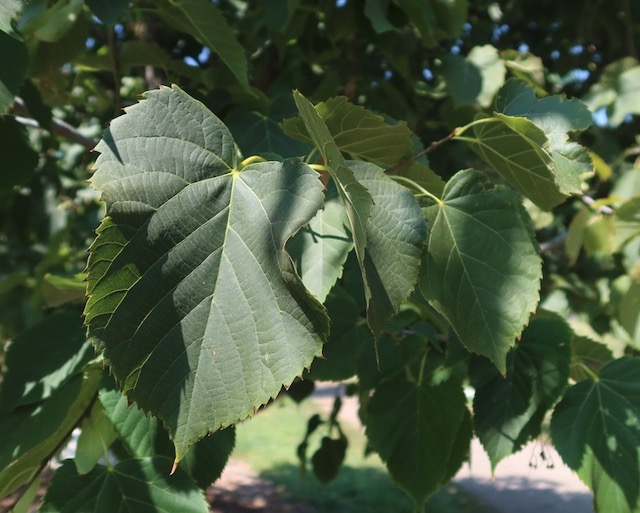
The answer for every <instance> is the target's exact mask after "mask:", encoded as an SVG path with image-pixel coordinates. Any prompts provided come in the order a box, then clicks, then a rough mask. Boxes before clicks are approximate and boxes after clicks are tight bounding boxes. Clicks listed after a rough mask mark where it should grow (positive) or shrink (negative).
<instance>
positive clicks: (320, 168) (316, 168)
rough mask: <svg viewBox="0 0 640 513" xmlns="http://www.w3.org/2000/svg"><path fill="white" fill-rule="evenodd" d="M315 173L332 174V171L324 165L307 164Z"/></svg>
mask: <svg viewBox="0 0 640 513" xmlns="http://www.w3.org/2000/svg"><path fill="white" fill-rule="evenodd" d="M307 166H309V167H310V168H311V169H313V170H314V171H318V173H331V169H329V168H328V167H327V166H325V165H324V164H307Z"/></svg>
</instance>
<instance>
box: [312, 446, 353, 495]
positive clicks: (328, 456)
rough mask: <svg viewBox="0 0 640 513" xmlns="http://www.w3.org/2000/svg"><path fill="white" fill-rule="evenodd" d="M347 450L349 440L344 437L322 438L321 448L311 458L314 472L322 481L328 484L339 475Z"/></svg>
mask: <svg viewBox="0 0 640 513" xmlns="http://www.w3.org/2000/svg"><path fill="white" fill-rule="evenodd" d="M346 451H347V441H346V440H345V439H344V438H338V439H333V438H329V437H328V436H325V437H323V438H322V442H321V445H320V448H319V449H318V450H317V451H316V452H315V453H314V454H313V456H312V458H311V463H312V464H313V473H314V474H315V476H316V477H317V478H318V480H319V481H320V482H321V483H325V484H327V483H329V482H331V481H333V480H334V479H335V478H336V477H337V475H338V473H339V472H340V467H341V466H342V462H343V461H344V456H345V454H346Z"/></svg>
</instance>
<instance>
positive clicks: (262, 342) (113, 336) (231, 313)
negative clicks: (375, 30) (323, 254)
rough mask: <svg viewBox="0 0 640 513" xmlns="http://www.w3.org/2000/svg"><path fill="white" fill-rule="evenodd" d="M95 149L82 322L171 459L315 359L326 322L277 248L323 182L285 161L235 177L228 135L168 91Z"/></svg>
mask: <svg viewBox="0 0 640 513" xmlns="http://www.w3.org/2000/svg"><path fill="white" fill-rule="evenodd" d="M97 149H98V151H100V153H101V155H100V156H99V157H98V160H97V162H96V167H97V168H98V171H97V172H96V173H95V175H94V177H93V179H92V183H93V185H94V186H95V187H96V188H97V189H99V190H100V191H102V197H103V199H104V200H105V201H106V203H107V214H108V216H107V217H106V218H105V220H104V222H103V223H102V225H101V226H100V228H99V233H98V237H97V239H96V241H95V242H94V244H93V245H92V247H91V254H90V257H89V262H88V295H89V300H88V302H87V306H86V309H85V315H86V322H87V324H88V325H89V332H90V333H91V335H92V336H93V337H95V339H96V340H97V341H98V344H99V347H100V348H102V349H104V352H105V356H106V358H107V361H108V363H109V365H110V366H111V368H112V370H113V373H114V375H115V376H116V378H117V380H118V381H119V382H120V383H121V384H122V385H123V387H124V389H125V391H126V392H127V393H128V395H129V396H130V397H131V398H132V399H134V400H135V401H136V402H137V403H138V405H140V406H141V407H142V408H143V409H144V410H145V411H151V412H153V413H154V415H157V416H159V417H160V418H161V419H162V420H163V422H164V424H165V426H167V428H168V430H169V432H170V434H171V437H172V439H173V441H174V444H175V446H176V459H177V460H180V459H182V458H183V457H184V455H185V454H186V451H187V449H188V448H189V446H191V445H192V444H193V443H195V442H196V441H197V440H198V439H199V438H202V437H203V436H204V435H206V434H207V433H209V432H213V431H216V430H217V429H219V428H221V427H224V426H228V425H230V424H234V423H235V422H237V421H239V420H242V419H244V418H246V417H247V416H249V415H250V414H251V413H252V412H253V411H254V409H256V408H257V407H259V406H260V405H262V404H264V403H265V402H267V401H268V400H269V399H270V398H271V397H274V396H275V395H276V394H277V393H278V392H279V391H280V388H281V386H282V385H283V384H289V383H291V382H292V381H293V379H294V378H295V377H296V376H298V375H300V374H301V373H302V370H303V369H304V368H305V367H308V366H309V364H310V363H311V361H312V359H313V357H314V356H316V355H318V354H320V352H321V347H322V342H323V340H324V338H325V337H326V334H327V331H328V320H327V316H326V313H325V311H324V309H323V308H322V306H321V305H320V303H318V302H317V301H316V300H315V299H314V298H313V297H312V296H311V295H310V294H309V293H308V292H307V291H306V289H305V288H304V286H303V285H302V282H301V281H300V279H299V277H298V276H297V274H296V272H295V270H294V267H293V263H292V261H291V259H290V257H289V255H288V254H287V253H286V252H285V250H284V247H285V243H286V241H287V240H288V239H289V238H290V237H291V235H292V234H293V233H295V232H296V231H297V230H299V229H300V227H301V226H303V225H304V224H306V223H307V222H308V221H309V220H310V219H311V218H312V217H313V215H314V214H315V213H316V211H317V210H318V209H319V208H320V207H321V206H322V199H323V198H322V184H321V183H320V181H319V180H318V179H317V174H316V173H315V172H314V171H312V170H311V169H310V168H309V167H308V166H306V165H304V164H303V163H301V162H299V161H296V160H288V161H285V162H284V163H280V162H266V163H259V164H252V165H249V166H246V167H245V168H243V169H241V170H240V169H237V161H236V159H237V155H236V150H235V146H234V142H233V139H232V137H231V134H230V133H229V131H228V130H227V128H226V127H225V126H224V124H223V123H222V122H221V121H220V120H219V119H218V118H217V117H216V116H214V115H213V114H212V113H211V112H210V111H209V110H208V109H206V107H204V105H202V104H201V103H200V102H197V101H195V100H193V99H192V98H191V97H189V96H188V95H187V94H186V93H184V92H183V91H181V90H180V89H179V88H177V87H175V86H174V87H173V88H172V89H169V88H166V87H163V88H161V89H160V90H157V91H153V92H150V93H147V95H146V99H145V100H143V101H142V102H140V103H139V104H138V105H136V106H134V107H131V108H129V109H128V110H127V114H126V115H125V116H123V117H120V118H118V119H116V120H114V121H113V122H112V124H111V128H110V129H109V130H108V131H107V132H106V133H105V136H104V139H103V140H102V141H101V143H100V144H99V145H98V147H97Z"/></svg>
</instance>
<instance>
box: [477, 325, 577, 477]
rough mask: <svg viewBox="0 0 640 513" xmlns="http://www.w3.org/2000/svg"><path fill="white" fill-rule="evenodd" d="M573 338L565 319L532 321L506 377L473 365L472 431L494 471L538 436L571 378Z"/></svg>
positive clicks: (509, 360) (510, 358)
mask: <svg viewBox="0 0 640 513" xmlns="http://www.w3.org/2000/svg"><path fill="white" fill-rule="evenodd" d="M571 338H572V333H571V330H570V329H569V326H568V325H567V324H566V323H565V322H564V321H562V320H559V319H550V318H540V319H535V320H533V321H532V322H531V324H530V325H529V326H528V327H527V328H526V329H525V330H524V332H523V333H522V339H521V340H520V342H519V343H518V345H517V346H516V347H515V349H513V350H512V351H511V352H510V353H509V354H508V355H507V375H506V377H504V376H502V375H501V374H500V373H499V372H498V371H497V369H496V368H495V366H494V365H492V364H491V363H490V362H488V361H487V360H484V359H483V360H480V361H478V362H477V363H476V365H475V367H472V372H471V379H472V385H473V386H474V387H475V389H476V395H475V399H474V401H473V410H474V422H475V429H476V434H477V435H478V438H479V439H480V442H482V445H483V446H484V448H485V450H486V451H487V454H488V455H489V459H490V461H491V467H492V470H495V468H496V466H497V464H498V463H499V462H500V460H502V459H503V458H505V457H507V456H510V455H511V454H513V453H515V452H517V451H518V450H520V448H521V447H522V446H523V445H524V444H525V443H526V442H527V441H529V440H530V439H532V438H534V437H536V436H538V435H539V434H540V430H541V423H542V420H543V417H544V415H545V414H546V412H547V410H548V409H549V408H550V407H551V406H552V405H553V404H554V403H555V402H556V401H557V400H558V399H559V397H560V395H561V394H562V392H563V390H564V388H565V386H566V384H567V380H568V378H569V363H570V359H571Z"/></svg>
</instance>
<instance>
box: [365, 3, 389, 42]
mask: <svg viewBox="0 0 640 513" xmlns="http://www.w3.org/2000/svg"><path fill="white" fill-rule="evenodd" d="M390 2H391V0H365V3H364V15H365V16H366V17H367V18H369V21H370V22H371V26H372V27H373V30H375V31H376V33H377V34H382V33H383V32H389V31H390V30H395V27H394V26H393V25H392V24H391V22H390V21H389V19H388V18H387V11H388V9H389V3H390Z"/></svg>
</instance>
